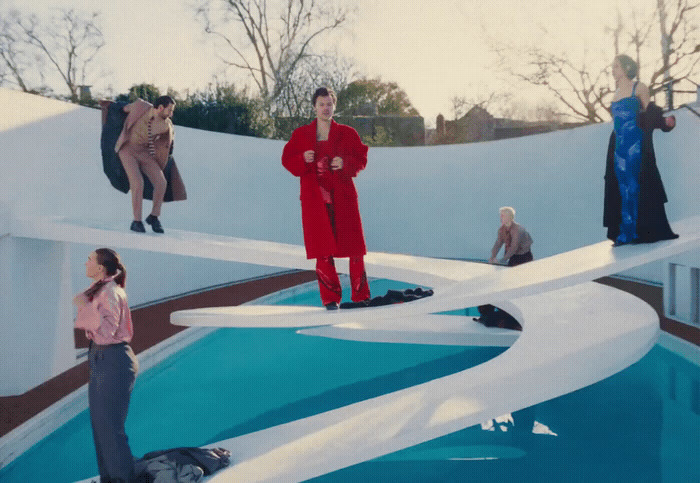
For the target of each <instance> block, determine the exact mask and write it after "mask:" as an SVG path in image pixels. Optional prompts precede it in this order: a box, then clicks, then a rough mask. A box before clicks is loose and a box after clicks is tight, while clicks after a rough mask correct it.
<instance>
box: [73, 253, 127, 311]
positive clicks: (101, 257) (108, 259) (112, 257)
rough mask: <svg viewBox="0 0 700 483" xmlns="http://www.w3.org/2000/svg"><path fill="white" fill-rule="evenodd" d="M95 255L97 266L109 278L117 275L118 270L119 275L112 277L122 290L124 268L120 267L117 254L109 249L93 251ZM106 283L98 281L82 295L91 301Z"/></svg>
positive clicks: (124, 281) (124, 274) (124, 284)
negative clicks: (100, 267)
mask: <svg viewBox="0 0 700 483" xmlns="http://www.w3.org/2000/svg"><path fill="white" fill-rule="evenodd" d="M95 255H96V256H97V260H96V261H97V264H98V265H102V266H103V267H105V270H106V272H107V275H108V276H110V277H111V276H112V275H114V274H115V273H117V270H119V275H117V276H116V277H114V282H115V283H116V284H117V285H119V286H120V287H122V288H124V287H125V286H126V268H124V265H122V262H121V260H120V259H119V254H118V253H117V252H115V251H114V250H111V249H109V248H98V249H97V250H95ZM106 283H107V282H106V281H104V280H100V281H99V282H96V283H94V284H92V285H91V286H90V287H89V288H88V289H87V290H85V292H83V293H84V294H85V296H86V297H87V298H88V300H89V301H92V299H93V298H94V297H95V295H97V292H99V291H100V289H101V288H102V287H104V285H105V284H106Z"/></svg>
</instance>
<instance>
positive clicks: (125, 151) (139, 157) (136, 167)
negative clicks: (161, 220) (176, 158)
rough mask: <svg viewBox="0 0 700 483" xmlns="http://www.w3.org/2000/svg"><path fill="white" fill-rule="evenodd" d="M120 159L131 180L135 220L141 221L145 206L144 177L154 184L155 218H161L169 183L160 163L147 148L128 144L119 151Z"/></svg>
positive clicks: (153, 213) (152, 212) (153, 211)
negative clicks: (161, 209) (161, 208)
mask: <svg viewBox="0 0 700 483" xmlns="http://www.w3.org/2000/svg"><path fill="white" fill-rule="evenodd" d="M119 159H120V160H121V162H122V166H124V171H126V176H127V177H128V178H129V185H130V189H131V206H132V208H133V210H134V220H136V221H141V210H142V205H143V175H142V174H141V172H142V171H143V173H144V174H145V175H146V176H148V179H149V180H150V181H151V184H153V210H152V211H151V214H152V215H153V216H160V207H161V206H162V205H163V198H164V197H165V189H166V188H167V185H168V183H167V181H166V180H165V176H164V175H163V170H162V169H160V166H159V165H158V162H157V161H156V160H155V159H154V158H153V156H151V155H150V154H149V153H148V148H147V147H145V146H144V147H140V146H132V145H130V144H127V145H126V146H124V147H123V148H122V149H120V150H119Z"/></svg>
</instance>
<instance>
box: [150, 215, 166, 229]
mask: <svg viewBox="0 0 700 483" xmlns="http://www.w3.org/2000/svg"><path fill="white" fill-rule="evenodd" d="M146 223H148V224H149V225H151V228H153V231H154V232H156V233H163V225H161V224H160V221H159V220H158V217H157V216H153V215H148V216H147V217H146Z"/></svg>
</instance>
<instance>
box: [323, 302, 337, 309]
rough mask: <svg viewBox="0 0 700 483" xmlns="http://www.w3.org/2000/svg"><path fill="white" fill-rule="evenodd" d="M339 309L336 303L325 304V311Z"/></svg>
mask: <svg viewBox="0 0 700 483" xmlns="http://www.w3.org/2000/svg"><path fill="white" fill-rule="evenodd" d="M339 307H340V305H339V304H338V302H331V303H328V304H326V310H338V308H339Z"/></svg>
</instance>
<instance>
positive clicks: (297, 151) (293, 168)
mask: <svg viewBox="0 0 700 483" xmlns="http://www.w3.org/2000/svg"><path fill="white" fill-rule="evenodd" d="M304 151H305V149H304V142H303V129H302V128H299V129H295V130H294V132H293V133H292V138H291V139H290V140H289V141H288V142H287V144H285V145H284V149H283V150H282V166H284V167H285V168H286V169H287V171H289V172H290V173H292V174H293V175H294V176H301V175H303V174H305V173H306V172H308V171H309V170H310V169H312V168H314V163H307V162H306V161H304Z"/></svg>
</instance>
